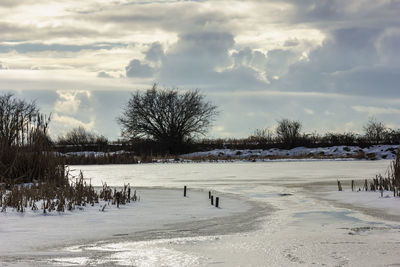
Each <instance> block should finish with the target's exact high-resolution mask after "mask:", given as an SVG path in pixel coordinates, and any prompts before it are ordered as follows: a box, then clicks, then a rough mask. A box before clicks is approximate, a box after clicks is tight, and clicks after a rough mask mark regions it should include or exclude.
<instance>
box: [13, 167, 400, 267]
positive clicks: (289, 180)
mask: <svg viewBox="0 0 400 267" xmlns="http://www.w3.org/2000/svg"><path fill="white" fill-rule="evenodd" d="M389 164H390V161H385V160H380V161H311V162H264V163H261V162H260V163H243V162H234V163H179V164H176V163H169V164H139V165H104V166H72V167H71V169H74V170H75V172H76V171H78V170H82V171H83V173H84V176H85V178H87V179H91V183H92V184H93V185H98V186H101V184H102V182H104V181H107V184H108V185H111V186H121V185H123V184H124V183H125V184H126V183H130V185H131V186H132V187H138V188H139V189H138V191H139V193H140V192H141V190H144V191H145V190H148V189H146V188H149V187H150V188H174V189H182V188H183V186H184V185H186V186H188V188H189V191H188V192H189V194H190V193H191V192H192V191H191V190H193V192H198V190H204V191H206V192H207V191H208V190H213V191H217V192H221V193H222V195H221V206H222V210H223V209H224V197H225V196H226V197H228V196H232V195H235V196H236V197H237V198H238V199H240V200H242V201H243V202H247V203H253V204H254V203H256V206H259V207H263V208H259V209H253V210H250V211H254V212H255V213H258V214H257V216H252V214H250V213H249V211H247V212H245V213H243V215H242V218H241V219H240V220H239V219H237V218H235V217H232V218H231V219H228V220H225V221H224V220H222V219H218V220H217V219H216V220H215V221H213V220H210V221H211V222H209V223H208V224H204V223H199V222H196V221H197V220H198V219H196V218H193V221H191V222H185V223H177V224H176V225H172V226H171V225H170V228H169V229H168V230H165V229H164V230H163V229H153V231H147V232H145V233H141V234H142V235H141V238H137V237H135V236H132V237H121V238H114V239H110V240H103V241H101V242H92V243H90V242H87V243H85V242H82V243H81V244H80V245H75V246H66V247H63V248H60V250H59V253H58V254H59V255H56V256H54V255H53V256H51V257H49V259H48V261H47V263H46V264H47V265H56V266H60V265H68V266H74V265H90V264H93V265H104V266H110V265H125V266H291V265H303V266H311V265H315V266H398V265H400V256H399V255H398V251H400V224H399V222H398V220H397V217H396V216H384V215H385V213H384V212H383V211H380V210H374V209H365V208H355V207H352V206H351V205H349V203H347V204H346V203H335V202H332V201H328V200H325V199H322V198H321V196H324V194H325V193H323V192H334V191H336V190H337V187H336V181H337V179H340V180H341V181H343V185H344V187H345V188H346V189H348V188H349V181H350V180H351V179H354V180H357V181H356V185H357V187H362V181H361V180H362V179H366V178H368V179H370V178H372V177H374V176H375V175H376V174H378V173H382V174H383V173H385V172H386V170H387V167H388V166H389ZM354 194H357V193H354ZM145 201H146V200H143V203H145ZM232 203H233V202H232ZM226 204H228V202H227V203H226ZM350 204H351V203H350ZM399 204H400V203H399ZM243 216H246V217H245V218H243ZM227 218H230V217H227ZM160 220H162V218H160ZM246 222H247V223H246ZM228 230H229V231H228ZM41 262H42V263H44V262H43V261H41ZM7 265H9V266H13V265H12V263H11V262H10V261H8V262H7Z"/></svg>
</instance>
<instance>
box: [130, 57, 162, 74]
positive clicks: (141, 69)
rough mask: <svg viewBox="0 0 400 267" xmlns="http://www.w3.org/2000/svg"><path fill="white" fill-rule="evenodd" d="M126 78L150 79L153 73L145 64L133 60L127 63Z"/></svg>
mask: <svg viewBox="0 0 400 267" xmlns="http://www.w3.org/2000/svg"><path fill="white" fill-rule="evenodd" d="M125 71H126V77H129V78H133V77H151V76H152V75H153V73H154V71H155V70H154V69H153V68H152V67H150V66H149V65H147V64H146V63H142V62H140V60H138V59H133V60H131V62H129V64H128V66H126V67H125Z"/></svg>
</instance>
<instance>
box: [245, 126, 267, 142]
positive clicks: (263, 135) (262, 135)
mask: <svg viewBox="0 0 400 267" xmlns="http://www.w3.org/2000/svg"><path fill="white" fill-rule="evenodd" d="M249 140H251V141H253V142H257V143H258V144H268V143H272V142H273V133H272V132H271V131H270V130H269V129H268V128H260V129H255V130H254V132H253V134H252V135H251V136H249Z"/></svg>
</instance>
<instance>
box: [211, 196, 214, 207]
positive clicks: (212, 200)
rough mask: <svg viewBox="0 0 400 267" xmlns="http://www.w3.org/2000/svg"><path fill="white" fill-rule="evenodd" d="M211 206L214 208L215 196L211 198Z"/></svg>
mask: <svg viewBox="0 0 400 267" xmlns="http://www.w3.org/2000/svg"><path fill="white" fill-rule="evenodd" d="M211 205H212V206H214V196H211Z"/></svg>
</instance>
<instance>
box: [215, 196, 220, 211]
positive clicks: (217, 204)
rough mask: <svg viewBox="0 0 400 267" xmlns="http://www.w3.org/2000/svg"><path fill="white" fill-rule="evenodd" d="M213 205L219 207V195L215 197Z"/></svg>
mask: <svg viewBox="0 0 400 267" xmlns="http://www.w3.org/2000/svg"><path fill="white" fill-rule="evenodd" d="M215 207H216V208H219V197H216V198H215Z"/></svg>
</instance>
